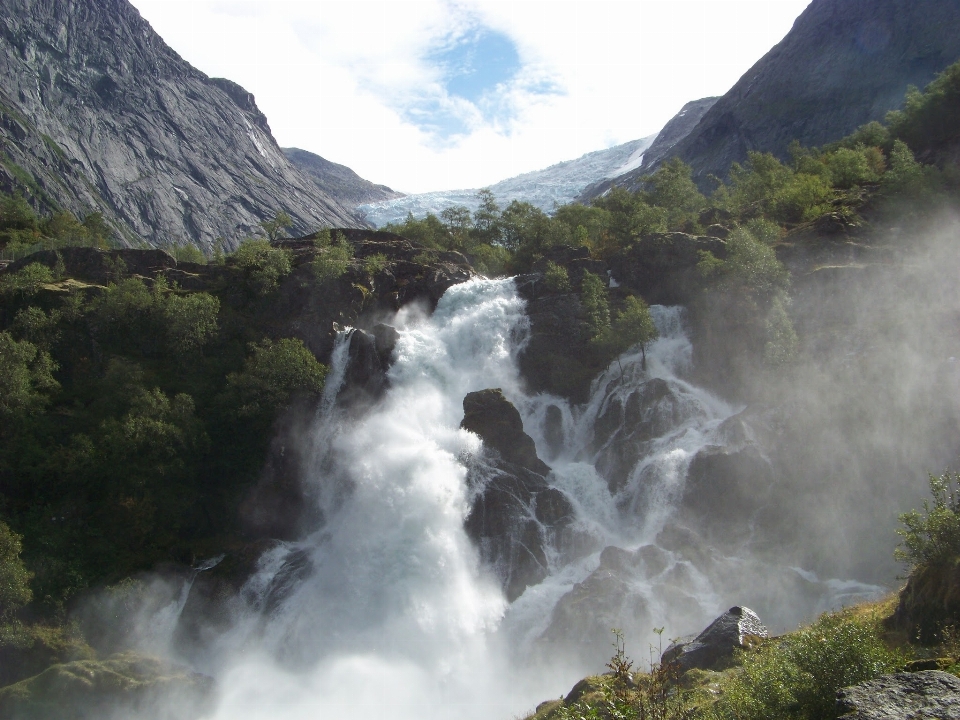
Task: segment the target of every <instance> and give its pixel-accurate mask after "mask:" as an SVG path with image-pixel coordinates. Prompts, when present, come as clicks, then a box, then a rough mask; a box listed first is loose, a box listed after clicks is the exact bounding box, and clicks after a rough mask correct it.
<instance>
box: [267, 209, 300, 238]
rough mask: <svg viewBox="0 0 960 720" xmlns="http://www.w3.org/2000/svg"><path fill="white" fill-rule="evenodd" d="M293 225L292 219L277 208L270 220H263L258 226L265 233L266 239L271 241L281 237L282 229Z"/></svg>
mask: <svg viewBox="0 0 960 720" xmlns="http://www.w3.org/2000/svg"><path fill="white" fill-rule="evenodd" d="M291 225H293V219H292V218H291V217H290V216H289V215H287V213H285V212H284V211H283V210H279V211H278V212H277V214H276V215H274V216H273V219H272V220H263V221H261V222H260V227H262V228H263V231H264V232H265V233H266V234H267V240H269V241H270V242H273V241H274V240H278V239H280V238H281V237H283V231H284V229H286V228H288V227H290V226H291Z"/></svg>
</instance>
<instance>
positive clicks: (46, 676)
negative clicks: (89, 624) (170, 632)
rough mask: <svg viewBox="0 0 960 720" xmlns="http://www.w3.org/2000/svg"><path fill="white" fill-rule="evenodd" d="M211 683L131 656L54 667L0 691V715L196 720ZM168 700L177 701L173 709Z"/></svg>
mask: <svg viewBox="0 0 960 720" xmlns="http://www.w3.org/2000/svg"><path fill="white" fill-rule="evenodd" d="M212 690H213V680H212V679H211V678H209V677H207V676H205V675H200V674H198V673H194V672H191V671H190V670H189V669H187V668H185V667H183V666H180V665H175V664H172V663H167V662H164V661H162V660H158V659H156V658H150V657H145V656H142V655H137V654H135V653H120V654H117V655H113V656H111V657H109V658H107V659H106V660H77V661H74V662H69V663H64V664H59V665H53V666H52V667H49V668H47V669H46V670H44V671H43V672H42V673H40V674H39V675H36V676H34V677H32V678H29V679H28V680H22V681H20V682H18V683H16V684H14V685H10V686H8V687H5V688H3V689H2V690H0V716H2V717H4V718H8V720H48V719H49V720H54V719H56V720H80V719H81V718H83V719H86V718H98V719H99V718H113V717H142V716H144V715H145V714H146V713H152V715H151V717H154V718H157V719H158V720H159V719H163V720H166V719H169V720H173V719H174V718H176V720H187V719H188V718H194V717H198V716H199V715H200V714H201V713H202V712H203V709H204V706H205V704H206V703H207V701H208V700H209V698H210V697H211V692H212ZM168 698H176V706H175V707H174V706H172V705H171V704H170V703H169V700H168Z"/></svg>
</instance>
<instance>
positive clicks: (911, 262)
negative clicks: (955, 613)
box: [80, 218, 960, 720]
mask: <svg viewBox="0 0 960 720" xmlns="http://www.w3.org/2000/svg"><path fill="white" fill-rule="evenodd" d="M958 240H960V223H958V222H957V220H956V219H955V218H940V219H938V220H937V221H931V222H929V223H928V224H927V225H926V226H925V229H924V230H923V231H922V232H920V233H917V234H916V236H915V237H914V236H911V237H907V238H905V237H899V238H896V237H894V236H893V235H891V238H890V240H889V242H888V243H887V244H886V245H885V246H882V248H881V249H880V250H876V251H874V252H876V253H877V257H869V258H868V257H863V256H857V255H856V253H865V252H866V251H865V250H863V249H858V248H856V247H851V246H850V244H843V245H841V244H838V254H837V264H836V266H825V267H818V268H816V269H814V270H813V271H812V272H808V273H806V274H804V275H797V274H795V275H794V278H793V289H792V295H793V298H794V300H793V304H792V306H791V308H790V314H791V316H792V318H793V320H794V323H795V325H796V327H797V330H798V333H799V334H800V337H801V339H802V343H803V345H802V348H801V354H800V358H799V360H798V362H796V363H795V364H793V365H790V366H788V367H785V368H782V369H780V370H778V371H776V372H773V371H763V372H758V374H757V375H756V377H755V378H754V380H753V382H752V383H751V385H750V387H749V388H748V391H747V392H745V393H744V394H743V396H742V397H722V396H721V395H720V394H719V393H718V392H713V391H710V390H709V389H707V388H705V387H703V386H702V385H701V384H699V381H698V378H699V377H700V374H698V369H697V366H696V365H697V362H702V358H703V357H705V356H706V357H708V358H709V352H710V350H709V349H706V350H705V349H704V348H699V349H696V348H695V347H694V345H693V342H692V341H691V339H690V336H691V334H690V331H689V322H688V317H687V311H686V310H685V309H683V308H680V307H661V306H655V307H654V308H653V313H654V317H655V320H656V323H657V326H658V328H659V330H660V338H659V339H658V340H656V341H655V342H653V343H652V344H650V345H649V346H648V347H647V349H646V356H647V363H646V368H644V367H643V362H642V355H641V353H640V352H639V350H637V349H635V350H634V351H632V352H628V353H626V354H624V355H623V356H621V357H620V358H619V361H615V362H614V363H612V364H611V365H610V367H608V368H607V369H606V370H605V371H604V373H602V374H601V375H600V376H599V377H598V378H597V379H596V380H595V381H594V384H593V387H592V390H591V395H590V400H589V401H588V403H586V404H585V405H583V406H573V405H571V404H570V403H568V402H567V401H565V400H563V399H561V398H556V397H550V396H544V395H537V396H531V395H528V394H526V393H525V391H524V383H523V379H522V378H521V376H520V373H519V371H518V366H517V355H518V353H519V352H521V351H522V349H523V347H524V343H525V341H526V337H527V335H528V333H529V332H530V328H529V321H528V320H527V318H526V316H525V314H524V302H523V300H522V299H521V298H520V297H519V296H518V294H517V292H516V289H515V287H514V285H513V281H512V280H509V279H507V280H485V279H477V280H472V281H470V282H467V283H464V284H462V285H456V286H454V287H452V288H450V289H449V290H448V291H447V293H446V294H445V295H444V297H443V298H442V299H441V301H440V304H439V306H438V307H437V309H436V311H435V312H434V313H433V314H432V315H428V314H427V313H425V312H423V311H422V309H416V308H411V309H407V310H402V311H401V312H400V313H398V314H397V316H396V317H393V318H390V319H388V322H389V324H391V325H393V326H394V327H396V328H397V330H398V331H399V340H398V343H397V346H396V350H395V362H394V364H393V366H392V367H391V369H390V371H389V380H390V385H389V389H388V390H387V392H386V394H385V395H384V397H383V398H382V399H380V400H379V401H377V402H375V403H373V404H372V405H370V406H369V407H367V408H365V409H363V410H362V411H358V410H356V409H351V408H345V407H342V406H341V405H339V404H338V403H337V401H336V398H337V392H338V390H339V389H340V386H341V384H342V382H343V378H344V376H345V367H346V363H347V362H348V361H349V357H348V354H347V353H346V350H345V348H346V340H347V338H348V337H349V329H346V330H344V331H343V333H341V336H340V338H339V340H338V344H337V346H336V348H335V350H334V353H333V357H332V360H331V372H330V375H329V377H328V381H327V389H326V391H325V396H324V399H323V401H322V403H321V405H320V407H319V409H318V410H317V412H316V414H315V416H314V417H313V418H312V420H310V421H309V427H308V428H307V429H306V430H305V431H304V432H303V433H301V436H302V437H304V438H307V439H306V440H305V441H304V442H305V443H306V447H304V448H301V449H300V450H301V452H302V453H303V454H304V455H305V456H306V457H307V458H308V462H306V464H305V467H306V470H305V471H304V477H303V478H302V480H303V482H304V484H305V487H306V489H307V495H308V496H309V497H310V498H311V499H312V500H311V501H312V502H313V503H315V504H316V508H317V517H320V518H323V521H322V523H320V524H319V525H318V526H317V527H315V528H314V529H313V530H311V531H309V532H308V533H306V534H305V535H304V536H303V537H301V538H299V539H298V540H296V541H288V542H274V543H271V544H269V545H268V546H265V547H264V549H263V552H262V554H261V555H260V556H259V557H258V558H256V559H255V562H254V564H253V570H252V572H251V573H250V574H249V577H248V578H247V579H246V580H245V581H244V583H243V585H242V588H241V589H240V592H239V593H237V595H236V597H234V598H232V599H230V600H229V602H227V603H225V604H224V605H223V608H224V609H223V610H222V612H221V613H220V614H219V616H217V617H216V618H205V617H202V616H201V617H199V618H197V617H194V618H193V619H192V620H191V623H189V624H188V623H186V622H185V619H184V616H183V613H184V608H185V607H187V605H188V602H189V597H190V594H191V588H192V586H193V584H194V583H195V581H196V579H197V577H200V576H202V574H203V573H205V572H208V571H209V570H210V569H212V568H213V567H215V566H216V564H217V562H218V561H219V558H212V559H210V560H209V561H208V562H207V563H205V564H204V565H201V566H199V567H197V568H195V569H194V570H193V571H191V572H189V573H186V572H180V573H179V574H178V573H170V574H167V575H162V574H159V575H158V574H154V575H150V576H147V577H146V578H144V579H143V582H142V583H141V585H140V586H139V588H140V589H139V590H138V593H139V594H138V595H137V596H136V598H135V601H132V602H131V601H129V598H128V600H127V601H125V602H123V603H118V602H116V601H111V600H110V596H109V595H108V594H102V595H101V596H99V597H98V598H97V599H96V600H95V601H91V602H90V603H89V604H88V605H87V606H86V607H85V608H84V609H83V611H82V612H81V614H80V617H81V621H82V624H83V625H84V626H85V627H86V628H88V629H89V630H88V632H90V631H94V632H96V633H97V635H98V638H92V639H91V642H92V643H93V644H95V645H96V644H99V646H100V647H101V648H105V649H110V650H115V649H123V648H133V649H136V650H138V651H141V652H144V653H148V654H151V655H156V656H158V657H162V658H165V659H167V660H170V661H174V662H177V663H181V664H183V665H186V666H188V667H189V668H191V669H192V670H193V671H195V672H199V673H202V674H204V675H207V676H210V677H212V678H214V679H215V690H214V691H213V695H212V696H211V697H210V698H208V700H207V701H206V704H203V705H200V706H198V705H196V702H195V700H193V699H192V700H190V702H192V703H194V704H193V705H190V709H189V710H188V709H185V708H184V707H180V706H179V705H178V704H177V702H178V700H177V698H176V697H167V698H160V699H159V700H157V701H156V702H157V703H159V704H156V705H150V707H149V708H148V709H144V710H142V713H141V714H142V715H143V716H144V717H148V716H150V715H151V714H153V715H155V716H156V717H158V718H159V717H176V716H187V715H193V716H197V717H204V718H240V719H244V720H246V719H254V718H267V717H269V718H279V719H281V720H286V719H293V718H306V717H316V716H318V715H319V716H324V717H343V716H347V715H355V714H362V715H363V716H365V717H371V718H399V719H401V720H404V719H406V718H449V717H458V718H460V717H462V718H468V719H470V718H491V717H502V718H511V717H522V716H523V714H524V713H526V712H529V711H532V710H533V708H534V707H535V706H536V704H537V703H538V702H540V701H542V700H546V699H551V698H556V697H558V696H560V695H562V694H565V693H566V692H567V691H568V690H569V689H570V687H571V686H572V685H573V683H575V682H576V681H577V680H578V679H579V678H580V677H582V676H584V675H586V674H592V673H597V672H600V671H602V670H603V669H604V668H603V662H604V659H605V658H606V657H609V655H610V652H611V648H610V640H611V636H610V634H609V630H610V628H611V627H618V628H621V629H623V631H624V633H625V637H626V642H627V650H628V652H630V653H631V654H632V655H633V656H634V657H635V659H637V660H640V661H641V664H644V663H646V662H647V661H648V658H649V659H650V660H656V657H657V656H656V653H655V652H654V651H653V650H652V649H651V648H656V652H659V649H660V648H659V647H657V642H658V636H656V635H655V634H654V633H653V628H655V627H663V628H666V630H665V632H664V633H663V635H662V637H663V638H664V639H666V638H673V637H678V636H680V635H685V634H689V633H696V632H699V631H700V630H701V629H702V628H703V627H704V626H705V625H706V624H707V623H709V622H710V621H711V620H712V619H713V618H714V617H716V616H717V615H719V614H720V613H722V612H723V611H724V610H726V609H727V608H728V607H730V606H731V605H735V604H739V605H746V606H748V607H751V608H753V609H754V610H756V611H757V612H758V613H759V614H760V616H761V618H762V619H763V621H764V622H765V623H766V624H767V626H768V627H769V628H770V629H771V631H772V632H782V631H785V630H789V629H791V628H793V627H795V626H796V625H797V624H798V623H800V622H803V621H808V620H810V619H812V618H813V617H815V615H816V614H817V613H819V612H823V611H825V610H829V609H835V608H838V607H840V606H842V605H844V604H850V603H852V602H856V601H859V600H863V599H868V598H873V597H877V596H879V595H881V594H883V593H886V592H889V591H892V590H895V589H896V588H897V583H898V580H897V575H898V573H899V572H900V568H899V567H898V566H897V564H896V563H895V562H894V560H893V555H892V553H893V549H894V547H895V545H896V543H897V536H896V533H895V530H896V527H897V515H898V514H899V513H902V512H905V511H906V510H908V509H910V508H911V507H916V506H919V505H920V504H921V503H922V501H923V499H924V497H925V496H926V478H927V473H928V472H933V473H939V472H941V471H943V470H944V469H945V468H946V467H948V466H951V467H956V464H957V458H958V455H960V432H958V431H960V364H958V362H957V358H958V357H960V310H958V308H960V288H958V284H957V278H956V268H957V267H960V264H958V260H960V257H958V255H960V242H958ZM841 250H842V252H843V253H846V254H847V255H846V256H845V257H841V256H840V255H841V253H840V251H841ZM851 254H852V255H851ZM695 350H696V352H695ZM495 387H498V388H502V389H503V391H504V394H505V396H506V397H507V398H508V399H509V400H510V401H511V402H513V404H514V405H515V406H516V407H517V408H518V409H519V411H520V413H521V416H522V418H523V424H524V429H525V431H526V432H527V433H529V434H530V435H531V437H533V439H534V441H535V442H536V446H537V453H538V455H539V456H540V458H541V459H543V460H544V461H545V462H547V464H548V465H550V467H551V470H552V472H551V473H550V475H549V476H548V482H549V483H550V484H551V485H552V486H553V487H556V488H558V489H560V490H561V491H562V492H563V493H564V494H565V496H566V497H567V498H568V499H569V500H570V502H571V504H572V506H573V507H574V509H575V520H574V531H575V534H576V537H577V543H576V544H575V547H565V546H563V545H562V544H561V543H559V541H557V540H556V538H555V537H554V536H553V535H552V530H551V528H549V527H543V528H541V533H542V536H543V537H544V538H546V539H547V541H548V543H552V544H550V551H549V552H548V556H547V559H548V568H547V573H546V577H545V579H543V581H542V582H539V583H536V584H532V585H531V586H529V587H528V588H527V589H526V590H525V591H524V592H523V594H522V595H521V596H520V597H519V598H517V599H516V600H515V601H514V602H512V603H508V602H507V600H506V598H505V595H504V592H503V585H502V582H503V577H504V575H503V573H504V571H505V569H504V568H502V567H497V566H495V565H491V564H490V563H489V562H486V561H485V555H484V548H483V547H478V546H477V545H476V544H475V543H473V542H472V541H471V540H470V538H469V537H468V536H467V533H466V532H465V530H464V522H465V520H466V518H467V516H468V514H469V511H470V507H471V503H472V501H473V498H474V497H475V496H476V494H477V493H480V492H482V491H483V489H484V483H485V482H486V480H485V477H486V475H485V472H486V471H485V469H484V468H486V467H487V466H488V461H490V460H491V459H492V456H491V454H490V453H491V452H492V451H491V450H490V449H489V448H486V447H485V446H484V445H483V443H482V442H481V441H480V439H479V438H478V437H477V436H476V435H473V434H472V433H469V432H467V431H465V430H462V429H460V428H459V425H460V421H461V419H462V418H463V407H462V401H463V397H464V395H466V394H467V393H468V392H471V391H474V390H481V389H485V388H495ZM632 398H633V399H632ZM631 403H640V405H639V407H640V408H641V411H640V412H639V414H634V415H630V413H631V412H633V411H630V410H629V408H630V407H631ZM551 408H552V409H551ZM630 418H633V419H630ZM615 421H616V422H615ZM638 428H641V429H642V432H640V430H638ZM718 458H719V459H718ZM494 459H495V458H494ZM711 463H712V464H711ZM705 468H706V469H705ZM717 468H721V469H722V468H728V469H729V468H732V470H729V472H726V474H724V473H721V474H719V475H718V474H717V470H716V469H717ZM707 481H709V482H707ZM698 483H699V484H698ZM704 483H706V484H704ZM105 618H111V619H114V620H115V619H117V618H119V621H110V622H108V621H106V620H105ZM665 645H666V643H664V644H663V647H664V649H665Z"/></svg>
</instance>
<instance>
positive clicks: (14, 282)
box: [0, 263, 53, 297]
mask: <svg viewBox="0 0 960 720" xmlns="http://www.w3.org/2000/svg"><path fill="white" fill-rule="evenodd" d="M52 282H53V273H52V272H51V271H50V268H48V267H47V266H46V265H41V264H40V263H30V264H29V265H27V266H26V267H24V268H22V269H20V270H18V271H17V272H15V273H7V274H5V275H3V276H2V277H0V295H20V296H22V297H32V296H34V295H36V294H37V293H38V292H40V288H41V287H42V286H43V285H46V284H47V283H52Z"/></svg>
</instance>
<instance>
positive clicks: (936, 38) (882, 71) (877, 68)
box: [644, 0, 960, 186]
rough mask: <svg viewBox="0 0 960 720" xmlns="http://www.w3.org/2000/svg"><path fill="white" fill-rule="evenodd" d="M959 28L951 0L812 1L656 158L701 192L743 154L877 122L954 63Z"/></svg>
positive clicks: (820, 140)
mask: <svg viewBox="0 0 960 720" xmlns="http://www.w3.org/2000/svg"><path fill="white" fill-rule="evenodd" d="M958 25H960V5H958V4H957V3H956V2H954V1H953V0H929V1H928V2H923V3H916V2H910V0H886V1H885V2H873V1H871V0H814V1H813V2H812V3H810V5H809V6H808V7H807V9H806V10H805V11H804V12H803V14H802V15H800V17H799V18H798V19H797V21H796V22H795V23H794V26H793V29H792V30H791V31H790V32H789V33H788V34H787V36H786V37H785V38H784V39H783V40H782V41H781V42H780V43H779V44H777V45H776V46H775V47H774V48H773V49H772V50H770V52H768V53H767V54H766V55H764V57H763V58H761V59H760V61H759V62H757V64H756V65H754V66H753V67H752V68H750V70H748V71H747V73H746V74H745V75H744V76H743V77H742V78H740V80H739V81H738V82H737V84H736V85H734V86H733V88H731V89H730V91H729V92H727V93H726V94H725V95H724V96H723V97H721V98H720V99H719V100H718V101H717V102H716V104H715V105H713V107H711V108H710V110H708V111H707V113H706V114H705V115H704V116H703V119H702V120H701V121H700V123H699V124H698V125H697V126H696V128H695V129H694V130H693V131H692V132H690V134H689V135H687V136H686V137H685V138H684V139H683V140H681V141H680V142H678V143H677V144H676V145H675V146H674V147H673V148H672V149H671V150H670V152H668V153H667V154H666V155H665V156H664V157H663V158H662V159H667V158H670V157H674V156H675V157H679V158H681V159H682V160H684V161H685V162H687V163H689V164H690V165H691V166H692V167H693V169H694V175H695V177H696V178H697V180H698V182H699V183H700V184H702V185H704V186H706V185H710V183H709V181H708V177H707V176H708V175H710V174H714V175H717V176H720V177H723V176H725V175H726V174H727V171H728V170H729V169H730V164H731V163H733V162H742V161H743V160H744V159H745V158H746V156H747V151H748V150H760V151H765V152H772V153H774V154H775V155H777V156H779V157H781V158H786V157H787V156H788V153H787V148H788V146H789V144H790V143H791V141H793V140H799V141H800V143H801V144H803V145H806V146H811V145H822V144H824V143H827V142H831V141H834V140H838V139H839V138H841V137H843V136H844V135H846V134H848V133H850V132H852V131H853V130H855V129H856V128H857V127H858V126H860V125H862V124H864V123H867V122H870V121H871V120H881V119H883V117H884V115H885V114H886V113H887V112H888V111H889V110H893V109H895V108H897V107H899V106H900V104H901V103H902V102H903V96H904V93H905V92H906V90H907V86H908V85H911V84H912V85H916V86H918V87H923V86H924V85H926V84H927V83H928V82H930V81H931V80H932V79H933V78H934V76H935V74H936V73H937V72H939V71H941V70H943V69H944V68H946V67H947V66H948V65H949V64H951V63H952V62H954V61H955V60H956V59H957V58H958V57H960V34H958V33H957V31H956V29H957V27H958ZM654 169H656V166H655V165H650V164H647V163H644V171H645V172H649V171H652V170H654Z"/></svg>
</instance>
